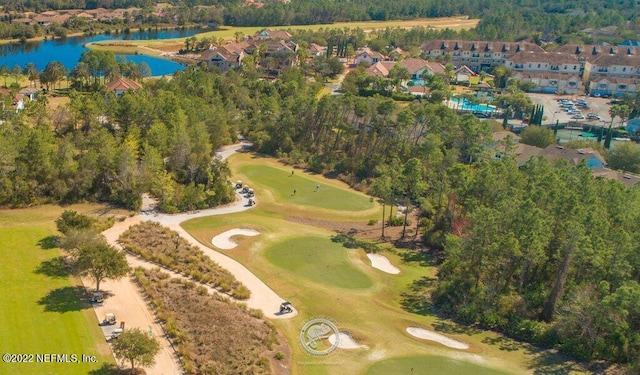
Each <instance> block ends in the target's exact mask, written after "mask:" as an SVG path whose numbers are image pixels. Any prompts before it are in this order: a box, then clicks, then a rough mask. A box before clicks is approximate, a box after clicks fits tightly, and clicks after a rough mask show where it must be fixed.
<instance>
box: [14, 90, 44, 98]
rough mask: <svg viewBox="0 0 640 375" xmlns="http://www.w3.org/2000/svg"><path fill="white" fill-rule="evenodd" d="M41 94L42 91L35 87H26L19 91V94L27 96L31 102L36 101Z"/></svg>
mask: <svg viewBox="0 0 640 375" xmlns="http://www.w3.org/2000/svg"><path fill="white" fill-rule="evenodd" d="M39 92H40V90H38V89H37V88H35V87H25V88H22V89H20V91H18V93H19V94H22V95H24V96H26V97H27V98H29V100H36V96H37V95H38V93H39Z"/></svg>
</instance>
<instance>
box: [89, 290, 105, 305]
mask: <svg viewBox="0 0 640 375" xmlns="http://www.w3.org/2000/svg"><path fill="white" fill-rule="evenodd" d="M102 302H104V296H103V295H102V292H93V294H92V295H91V304H93V305H100V304H102Z"/></svg>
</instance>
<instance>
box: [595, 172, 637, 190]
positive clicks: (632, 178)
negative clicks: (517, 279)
mask: <svg viewBox="0 0 640 375" xmlns="http://www.w3.org/2000/svg"><path fill="white" fill-rule="evenodd" d="M592 171H593V175H594V176H595V177H596V178H608V179H610V180H616V181H619V182H622V183H623V184H625V185H626V186H627V187H629V188H632V187H636V188H637V187H640V185H639V184H638V182H640V177H639V176H636V175H632V174H630V173H624V172H620V171H614V170H613V169H609V168H593V169H592Z"/></svg>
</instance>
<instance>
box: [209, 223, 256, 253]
mask: <svg viewBox="0 0 640 375" xmlns="http://www.w3.org/2000/svg"><path fill="white" fill-rule="evenodd" d="M259 234H260V232H258V231H257V230H253V229H249V228H236V229H230V230H228V231H226V232H222V233H220V234H219V235H217V236H215V237H213V238H212V239H211V244H212V245H213V246H215V247H217V248H218V249H222V250H231V249H233V248H234V247H236V246H238V244H237V243H236V242H235V241H233V240H232V239H231V237H234V236H249V237H253V236H257V235H259Z"/></svg>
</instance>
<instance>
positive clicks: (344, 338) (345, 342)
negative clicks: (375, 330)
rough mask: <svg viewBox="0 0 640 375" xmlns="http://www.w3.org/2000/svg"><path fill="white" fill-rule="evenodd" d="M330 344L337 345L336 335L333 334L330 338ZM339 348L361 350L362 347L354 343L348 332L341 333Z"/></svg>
mask: <svg viewBox="0 0 640 375" xmlns="http://www.w3.org/2000/svg"><path fill="white" fill-rule="evenodd" d="M329 342H330V343H331V345H334V344H335V343H336V335H335V334H332V335H331V336H329ZM338 348H341V349H359V348H360V345H358V343H357V342H355V341H353V338H351V335H350V334H348V333H347V332H340V342H339V343H338Z"/></svg>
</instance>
